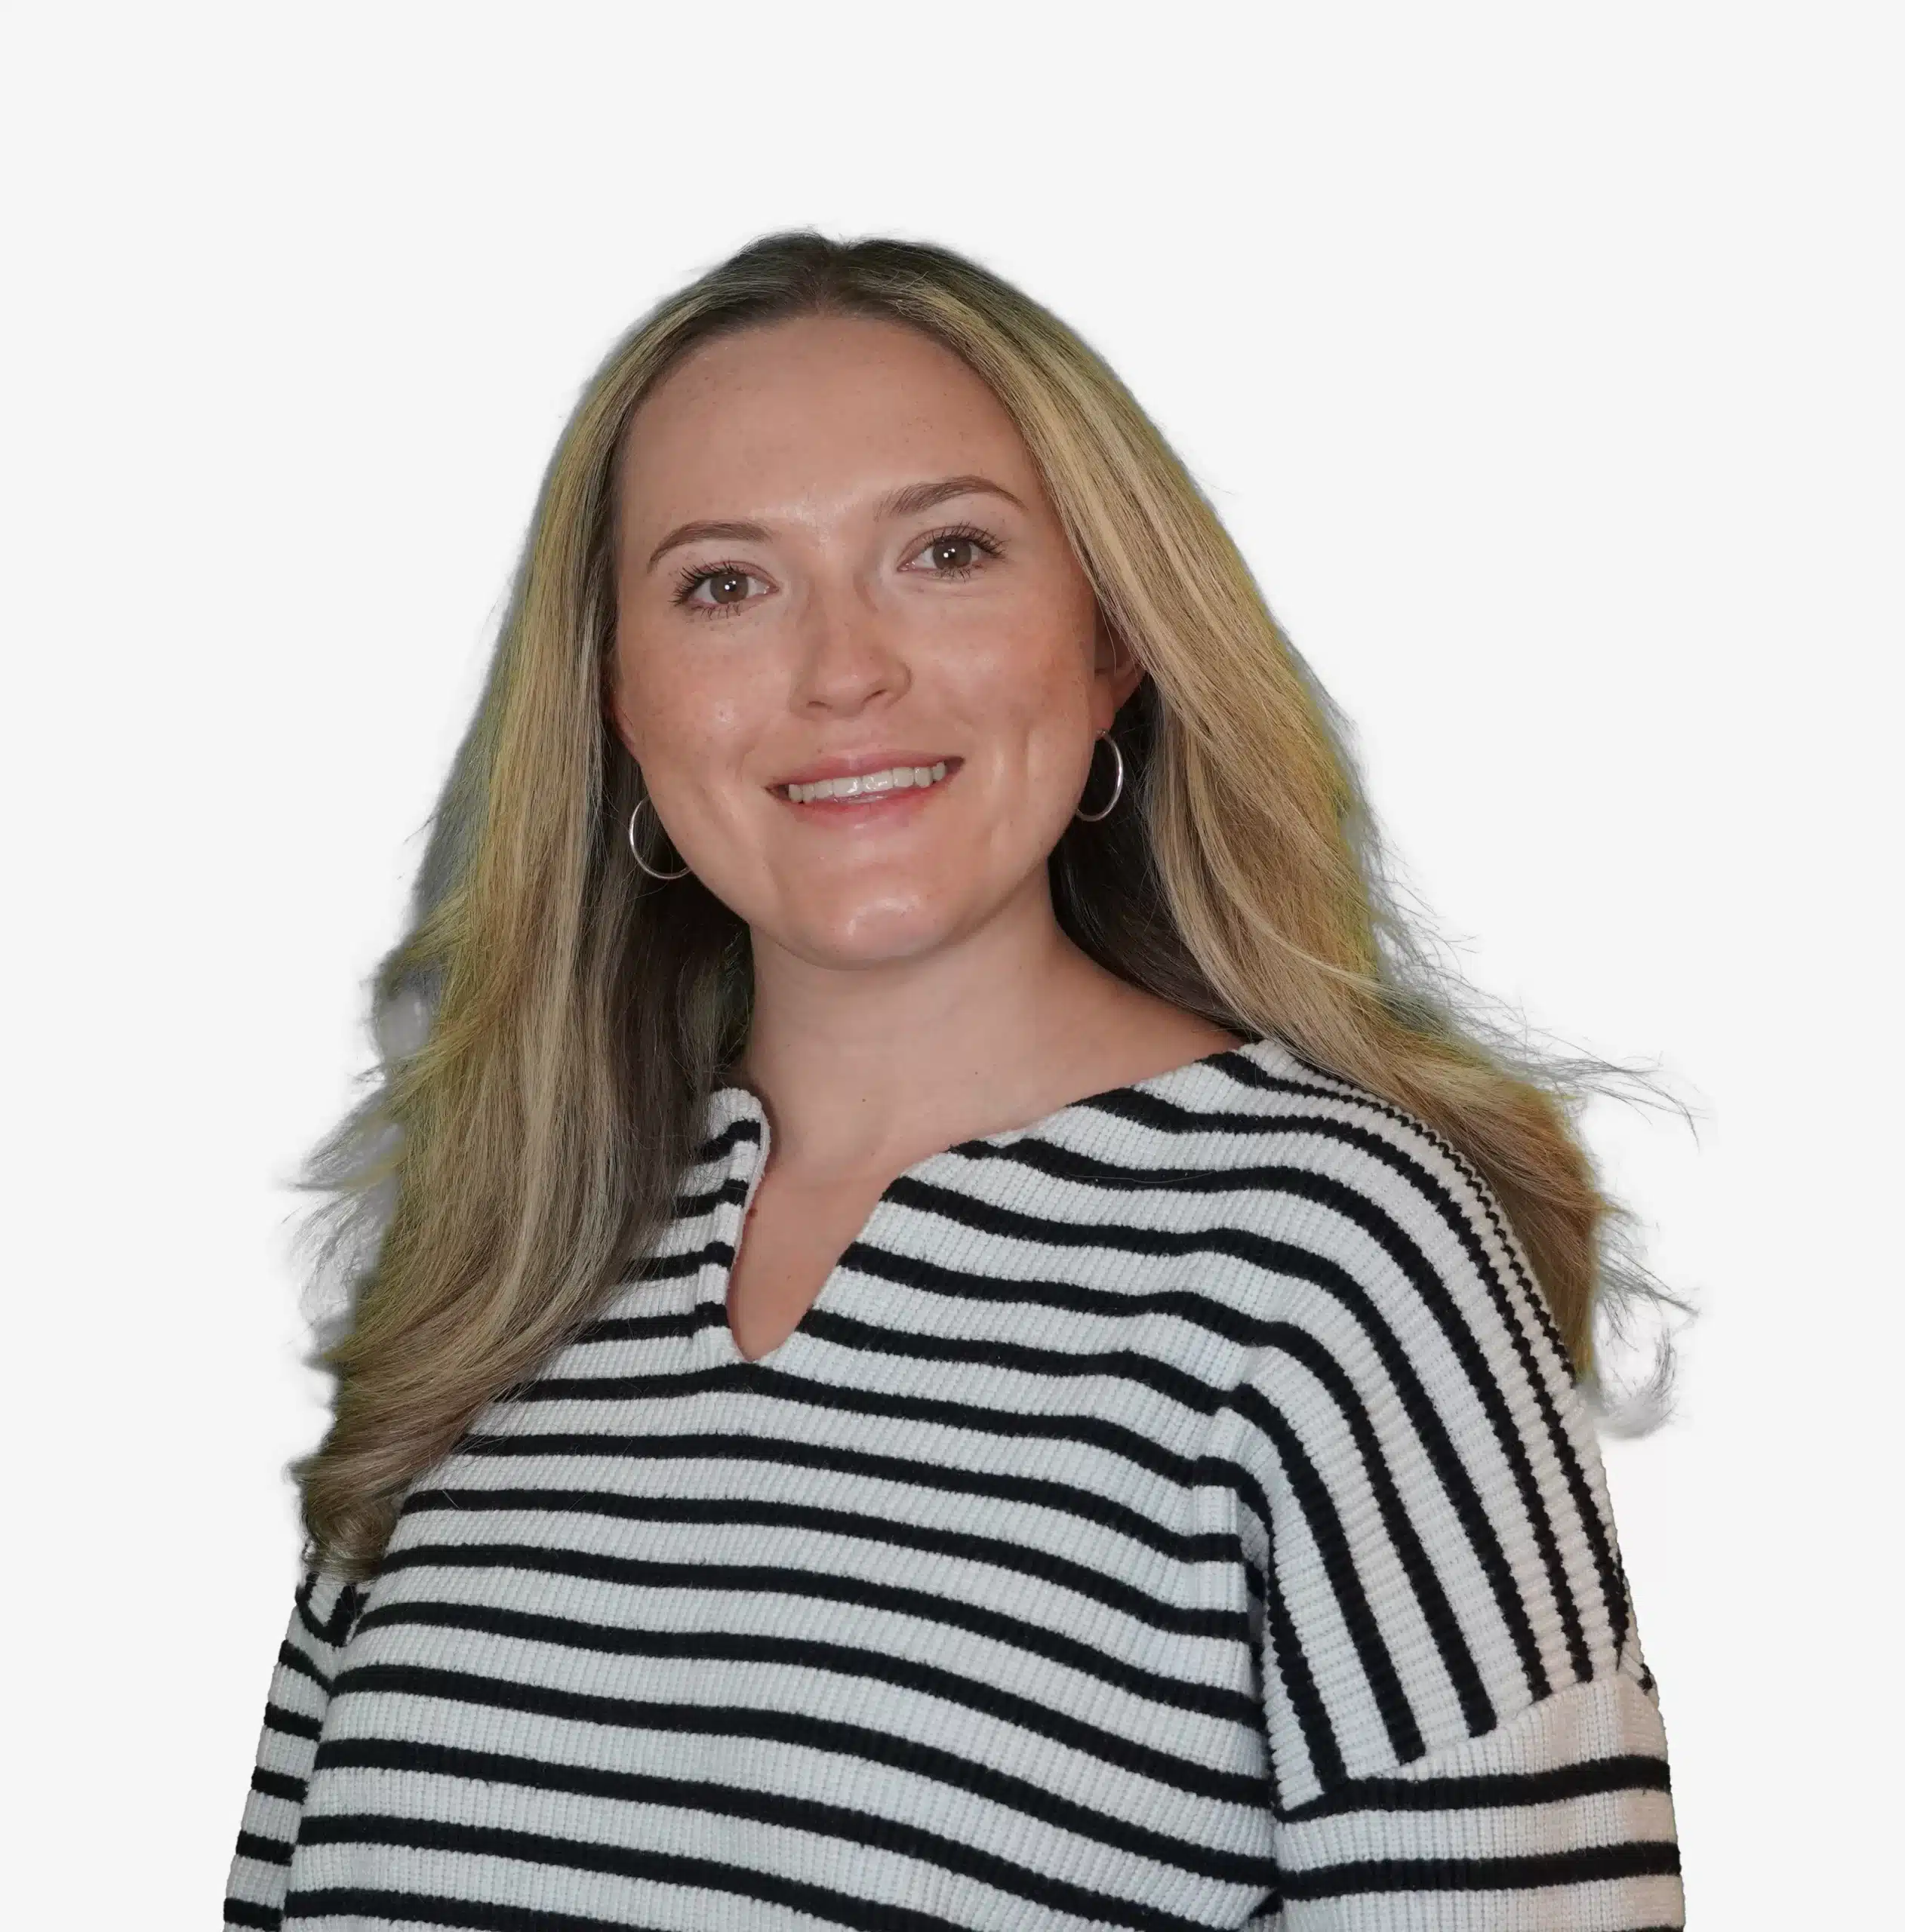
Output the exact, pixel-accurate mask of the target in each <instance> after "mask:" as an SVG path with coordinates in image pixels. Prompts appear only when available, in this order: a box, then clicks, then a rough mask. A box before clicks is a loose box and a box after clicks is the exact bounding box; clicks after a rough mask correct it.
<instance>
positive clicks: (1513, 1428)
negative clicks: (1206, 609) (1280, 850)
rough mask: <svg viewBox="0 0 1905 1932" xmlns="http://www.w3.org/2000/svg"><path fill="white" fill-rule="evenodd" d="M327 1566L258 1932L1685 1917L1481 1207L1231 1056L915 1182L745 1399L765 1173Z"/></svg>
mask: <svg viewBox="0 0 1905 1932" xmlns="http://www.w3.org/2000/svg"><path fill="white" fill-rule="evenodd" d="M705 1127H706V1138H705V1140H704V1141H703V1143H702V1145H701V1146H700V1147H699V1148H698V1149H697V1159H696V1163H695V1164H694V1166H693V1167H692V1168H691V1170H690V1171H688V1173H687V1174H685V1176H684V1177H683V1185H682V1189H681V1192H680V1193H679V1198H678V1199H677V1201H676V1213H675V1218H674V1220H673V1221H672V1226H671V1228H670V1230H669V1232H668V1233H667V1234H666V1235H665V1236H664V1237H663V1238H662V1239H661V1240H660V1241H657V1243H656V1244H655V1245H654V1251H653V1252H652V1254H651V1255H649V1256H648V1257H645V1260H643V1262H642V1264H641V1266H639V1268H637V1269H636V1270H635V1271H633V1272H632V1273H631V1275H629V1278H627V1279H626V1280H625V1281H623V1282H622V1283H621V1284H620V1285H619V1286H618V1287H617V1288H616V1289H615V1290H614V1291H613V1292H612V1294H611V1296H610V1297H609V1298H608V1301H607V1302H606V1303H605V1306H604V1307H603V1309H602V1312H601V1313H600V1315H599V1318H598V1319H596V1321H594V1322H593V1323H592V1324H591V1325H590V1326H589V1327H588V1328H587V1329H586V1330H585V1331H583V1333H582V1334H580V1336H579V1337H577V1340H574V1342H573V1343H571V1344H569V1345H568V1346H566V1347H565V1348H563V1349H561V1350H560V1351H559V1352H557V1353H556V1354H555V1355H553V1356H552V1358H551V1359H550V1360H549V1361H548V1362H547V1363H546V1365H545V1367H544V1368H543V1371H542V1372H541V1373H540V1375H539V1376H538V1377H537V1378H536V1379H534V1380H532V1381H531V1382H529V1383H527V1384H525V1385H524V1386H521V1387H519V1388H518V1389H515V1390H514V1391H512V1392H511V1393H510V1394H509V1395H508V1396H506V1397H505V1398H502V1399H499V1400H498V1401H496V1402H494V1404H491V1406H490V1407H489V1408H488V1410H487V1411H485V1412H484V1413H483V1414H482V1415H481V1416H480V1417H479V1418H478V1420H477V1421H476V1422H475V1424H474V1425H473V1426H472V1428H471V1429H470V1430H469V1432H468V1433H467V1434H466V1436H465V1437H464V1438H463V1440H462V1441H460V1444H458V1445H457V1447H456V1449H455V1450H454V1452H453V1453H452V1454H451V1455H449V1456H448V1457H447V1458H446V1459H445V1460H444V1461H443V1462H442V1463H440V1464H439V1466H437V1467H436V1468H435V1469H432V1470H431V1471H430V1472H428V1473H427V1475H425V1476H424V1477H423V1478H420V1479H419V1480H418V1481H417V1482H416V1483H415V1484H414V1485H413V1486H412V1487H411V1490H410V1491H409V1492H408V1495H407V1497H406V1499H405V1503H404V1506H403V1509H402V1514H401V1515H400V1517H399V1521H398V1524H397V1527H396V1529H395V1534H394V1535H393V1537H392V1540H391V1543H390V1545H389V1549H388V1552H387V1554H386V1556H385V1557H384V1558H383V1562H382V1564H381V1566H380V1568H379V1570H378V1572H377V1574H376V1576H375V1577H374V1578H373V1579H372V1580H371V1581H370V1582H369V1583H367V1584H362V1585H352V1584H349V1583H345V1582H343V1580H340V1579H338V1578H337V1577H333V1576H331V1575H329V1574H326V1573H324V1572H322V1571H312V1572H310V1573H308V1574H306V1576H305V1577H304V1578H303V1582H302V1583H301V1584H300V1586H299V1587H298V1588H297V1590H296V1592H295V1602H294V1606H293V1608H292V1611H291V1617H290V1623H289V1629H288V1632H287V1634H286V1636H285V1641H284V1644H283V1647H282V1649H281V1650H280V1651H279V1656H278V1661H277V1665H276V1670H275V1677H274V1678H273V1681H272V1687H271V1690H270V1694H269V1703H268V1704H267V1706H266V1712H265V1718H264V1725H263V1734H262V1737H261V1739H260V1744H259V1748H258V1752H257V1767H256V1770H255V1771H254V1774H253V1778H252V1783H251V1793H250V1796H249V1798H248V1801H247V1804H246V1808H245V1816H244V1820H243V1826H242V1832H241V1833H240V1836H239V1844H238V1849H237V1854H236V1857H235V1860H234V1862H233V1863H232V1870H231V1875H230V1879H229V1888H228V1889H229V1897H228V1898H227V1899H226V1902H225V1923H226V1927H275V1926H277V1925H279V1924H281V1923H282V1924H314V1925H315V1924H322V1925H324V1926H325V1927H365V1928H368V1927H378V1928H390V1927H406V1928H409V1927H445V1926H449V1927H472V1928H482V1932H532V1928H533V1932H581V1929H582V1928H584V1927H589V1928H596V1927H642V1928H649V1927H657V1928H659V1927H667V1928H673V1929H674V1932H700V1928H709V1932H712V1929H713V1928H744V1929H745V1932H756V1928H758V1932H796V1928H802V1932H805V1929H806V1928H811V1927H815V1926H844V1927H857V1928H862V1932H889V1928H891V1929H893V1932H926V1928H929V1927H931V1928H940V1927H952V1928H960V1932H970V1929H971V1928H982V1927H983V1928H989V1932H1034V1928H1039V1932H1045V1928H1050V1929H1051V1932H1060V1928H1064V1932H1082V1928H1085V1927H1107V1926H1111V1927H1134V1928H1142V1932H1189V1928H1192V1927H1220V1926H1229V1927H1253V1928H1258V1932H1263V1928H1271V1927H1275V1928H1279V1932H1319V1928H1330V1929H1331V1932H1347V1928H1352V1927H1353V1928H1359V1932H1373V1928H1377V1927H1381V1928H1385V1932H1386V1929H1387V1928H1399V1927H1408V1928H1421V1932H1429V1929H1430V1928H1433V1932H1482V1928H1486V1929H1487V1932H1534V1928H1540V1929H1541V1932H1575V1928H1580V1932H1587V1928H1596V1932H1599V1929H1601V1928H1605V1932H1641V1929H1642V1928H1656V1927H1678V1926H1679V1925H1681V1924H1682V1923H1683V1918H1682V1896H1681V1884H1680V1878H1679V1857H1678V1852H1677V1849H1676V1835H1675V1828H1674V1819H1673V1807H1672V1801H1671V1799H1670V1795H1669V1789H1668V1777H1667V1763H1666V1740H1665V1737H1664V1734H1663V1730H1662V1727H1661V1721H1660V1712H1659V1705H1658V1699H1657V1692H1656V1690H1655V1687H1654V1679H1653V1678H1652V1676H1651V1674H1650V1673H1649V1672H1648V1669H1647V1666H1646V1664H1645V1662H1644V1660H1643V1659H1642V1653H1641V1645H1640V1639H1639V1633H1638V1632H1637V1629H1636V1625H1635V1621H1634V1615H1633V1609H1632V1607H1631V1605H1630V1601H1629V1595H1628V1591H1627V1586H1626V1579H1625V1577H1624V1575H1623V1571H1622V1567H1621V1562H1620V1554H1619V1550H1618V1546H1617V1542H1616V1538H1615V1534H1614V1525H1613V1523H1612V1521H1611V1518H1610V1515H1609V1512H1608V1495H1607V1490H1606V1487H1605V1479H1604V1476H1603V1473H1602V1466H1601V1461H1600V1457H1599V1450H1598V1447H1597V1444H1596V1438H1595V1435H1594V1432H1593V1426H1592V1423H1591V1420H1590V1417H1589V1415H1588V1414H1587V1412H1586V1409H1585V1407H1583V1403H1582V1401H1581V1400H1580V1396H1579V1395H1578V1392H1577V1390H1576V1389H1575V1387H1574V1383H1573V1381H1572V1380H1571V1376H1570V1374H1569V1371H1568V1367H1567V1365H1566V1361H1565V1355H1564V1353H1563V1350H1562V1346H1561V1343H1560V1340H1559V1336H1558V1335H1557V1334H1556V1331H1555V1329H1554V1327H1553V1324H1552V1322H1551V1321H1550V1318H1549V1317H1548V1315H1547V1312H1546V1309H1545V1307H1544V1306H1543V1303H1542V1300H1541V1299H1540V1294H1539V1293H1538V1291H1537V1288H1536V1287H1535V1285H1534V1281H1533V1279H1532V1277H1531V1273H1530V1272H1529V1269H1528V1265H1527V1262H1526V1260H1525V1256H1524V1254H1523V1253H1522V1250H1521V1249H1520V1247H1519V1245H1518V1244H1517V1242H1516V1239H1515V1238H1514V1236H1513V1233H1512V1232H1511V1230H1510V1229H1509V1227H1508V1226H1507V1224H1506V1221H1505V1220H1504V1218H1503V1214H1502V1211H1501V1209H1500V1205H1499V1204H1498V1203H1497V1201H1496V1200H1495V1198H1494V1196H1493V1195H1492V1194H1491V1192H1490V1191H1489V1190H1488V1188H1487V1187H1486V1186H1485V1184H1484V1183H1482V1180H1480V1178H1479V1176H1478V1175H1477V1174H1476V1171H1474V1169H1473V1168H1472V1167H1471V1166H1470V1164H1468V1162H1467V1161H1465V1160H1464V1159H1463V1157H1462V1156H1461V1155H1460V1153H1459V1152H1457V1150H1456V1149H1454V1148H1453V1147H1452V1146H1451V1145H1450V1144H1449V1143H1448V1141H1447V1140H1445V1139H1443V1138H1442V1137H1441V1136H1440V1135H1439V1134H1436V1132H1434V1131H1433V1130H1431V1129H1430V1128H1428V1127H1427V1126H1426V1124H1423V1122H1421V1121H1419V1120H1418V1119H1417V1118H1414V1116H1413V1115H1410V1114H1408V1113H1406V1112H1402V1111H1400V1110H1399V1109H1397V1108H1396V1107H1395V1106H1392V1105H1390V1104H1389V1103H1386V1102H1385V1101H1383V1100H1379V1099H1377V1098H1376V1097H1374V1096H1372V1095H1371V1094H1368V1093H1367V1092H1366V1091H1364V1090H1362V1088H1359V1087H1357V1086H1355V1085H1353V1084H1350V1083H1348V1082H1346V1081H1343V1080H1341V1079H1339V1078H1335V1077H1334V1076H1333V1075H1328V1074H1327V1073H1325V1072H1322V1071H1321V1070H1319V1069H1317V1068H1316V1067H1314V1066H1311V1065H1309V1063H1307V1062H1306V1061H1305V1060H1302V1059H1300V1058H1299V1057H1297V1056H1296V1055H1294V1054H1292V1053H1291V1051H1290V1050H1289V1049H1288V1048H1287V1047H1285V1045H1283V1044H1282V1043H1280V1042H1279V1041H1276V1040H1275V1039H1273V1038H1262V1039H1252V1040H1250V1041H1248V1042H1247V1043H1246V1044H1243V1045H1242V1046H1241V1047H1238V1048H1229V1049H1226V1050H1224V1051H1220V1052H1218V1053H1216V1054H1210V1055H1208V1056H1206V1057H1204V1058H1202V1059H1201V1060H1193V1061H1191V1062H1189V1063H1186V1064H1185V1065H1183V1066H1179V1067H1176V1068H1174V1069H1171V1070H1170V1071H1168V1072H1164V1073H1162V1074H1158V1075H1153V1076H1152V1077H1151V1078H1148V1079H1144V1080H1140V1081H1134V1082H1132V1083H1131V1084H1128V1085H1125V1086H1122V1087H1119V1088H1112V1089H1109V1090H1108V1091H1105V1092H1103V1093H1099V1094H1092V1095H1091V1096H1089V1097H1086V1098H1084V1099H1082V1100H1076V1101H1074V1102H1073V1103H1069V1105H1067V1106H1063V1107H1060V1109H1057V1111H1056V1112H1053V1113H1051V1114H1050V1115H1047V1116H1046V1117H1045V1118H1043V1119H1042V1120H1039V1121H1035V1122H1033V1124H1030V1125H1029V1126H1027V1127H1023V1128H1017V1129H1014V1130H1011V1131H1007V1132H1004V1133H999V1134H987V1135H983V1136H981V1137H978V1138H977V1139H974V1140H968V1141H965V1142H962V1143H960V1144H959V1145H958V1146H954V1147H950V1148H948V1149H945V1150H943V1152H939V1153H936V1154H934V1155H930V1156H929V1157H928V1158H926V1159H925V1160H923V1161H919V1162H918V1163H917V1164H915V1165H914V1166H912V1167H911V1168H908V1169H907V1170H906V1172H905V1173H903V1174H901V1175H900V1176H899V1177H897V1179H896V1180H894V1181H893V1182H892V1183H891V1185H890V1186H888V1187H887V1189H885V1192H883V1193H882V1195H881V1196H880V1198H879V1201H878V1202H877V1204H876V1205H875V1207H874V1208H873V1210H872V1214H871V1215H870V1216H869V1219H868V1220H867V1221H866V1223H865V1224H864V1225H863V1227H862V1228H861V1229H860V1233H859V1235H858V1236H857V1238H856V1239H855V1240H854V1242H853V1243H852V1244H851V1246H850V1247H848V1249H847V1250H846V1251H845V1254H843V1255H842V1257H841V1258H840V1260H839V1263H838V1264H837V1265H836V1266H835V1268H834V1269H833V1270H832V1272H831V1273H830V1274H829V1276H828V1277H827V1278H826V1282H825V1284H824V1285H823V1287H822V1288H821V1290H820V1294H819V1295H818V1297H817V1299H816V1300H815V1301H814V1303H813V1305H812V1306H811V1308H810V1309H809V1310H808V1312H807V1314H806V1315H805V1317H804V1318H803V1319H802V1321H801V1322H800V1323H799V1325H798V1327H796V1328H795V1329H794V1331H792V1334H789V1336H788V1337H786V1340H784V1341H783V1342H782V1343H780V1345H779V1346H777V1347H776V1348H774V1349H772V1350H771V1351H770V1352H768V1353H767V1354H766V1355H764V1356H762V1358H759V1360H757V1361H749V1360H748V1359H747V1358H746V1357H745V1356H743V1355H742V1354H741V1352H740V1350H739V1349H738V1348H737V1346H736V1344H735V1342H734V1337H733V1335H732V1334H731V1331H730V1329H729V1327H728V1321H727V1315H726V1303H725V1297H726V1291H727V1281H728V1271H729V1269H730V1266H731V1263H732V1262H733V1260H734V1253H735V1247H736V1243H737V1240H738V1238H739V1237H740V1230H741V1227H742V1224H743V1218H744V1217H745V1215H746V1211H747V1209H748V1207H749V1204H751V1201H752V1196H753V1192H754V1189H755V1187H756V1184H757V1183H758V1182H759V1179H760V1177H761V1174H762V1171H763V1169H764V1167H765V1162H766V1161H767V1158H768V1122H767V1119H766V1116H765V1112H764V1110H763V1109H762V1105H761V1103H760V1101H759V1099H758V1098H757V1097H756V1096H755V1095H754V1094H752V1093H751V1092H749V1091H747V1090H746V1089H745V1088H740V1087H736V1086H727V1087H722V1088H717V1089H716V1091H714V1093H713V1094H712V1095H711V1097H710V1098H709V1103H708V1111H707V1115H706V1121H705Z"/></svg>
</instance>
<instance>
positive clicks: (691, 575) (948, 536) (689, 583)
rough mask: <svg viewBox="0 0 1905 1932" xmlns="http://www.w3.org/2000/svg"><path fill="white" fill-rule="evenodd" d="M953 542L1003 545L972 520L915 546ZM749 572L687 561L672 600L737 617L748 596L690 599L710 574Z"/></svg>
mask: <svg viewBox="0 0 1905 1932" xmlns="http://www.w3.org/2000/svg"><path fill="white" fill-rule="evenodd" d="M955 542H963V543H970V544H971V545H972V546H973V547H974V549H977V550H979V551H982V552H983V553H984V554H985V555H986V556H988V557H994V558H996V557H997V556H999V555H1001V554H1002V552H1003V551H1004V549H1005V545H1004V544H1003V543H1001V542H1000V541H999V539H998V538H997V537H995V536H993V534H992V533H991V532H990V531H984V530H981V529H980V528H979V527H978V526H977V525H976V524H971V523H956V524H953V525H949V526H948V527H947V528H946V529H944V530H936V531H934V532H933V534H931V536H930V537H922V539H921V540H920V543H919V550H930V549H932V548H933V546H934V545H935V544H936V543H955ZM918 554H919V551H916V552H914V555H918ZM978 568H980V567H979V565H977V564H968V565H966V566H965V568H964V569H963V570H952V571H932V572H931V573H930V574H931V575H932V576H934V577H950V578H952V579H953V580H954V581H955V582H956V581H958V580H959V579H960V578H962V577H970V576H971V574H973V572H974V571H975V570H977V569H978ZM751 575H752V572H751V571H749V570H748V568H746V565H743V564H737V563H732V562H722V563H719V564H690V565H688V567H687V568H685V569H684V570H683V571H681V572H679V574H678V575H677V576H676V579H675V601H676V603H677V604H679V605H683V606H685V608H688V609H689V610H691V611H693V612H694V614H695V616H697V617H739V616H740V614H741V613H742V611H744V610H746V608H747V602H748V601H751V600H743V601H742V602H741V603H739V604H695V603H693V602H691V601H690V600H691V598H693V597H694V593H695V592H696V591H697V590H698V589H700V587H701V586H702V585H703V584H704V583H706V582H707V580H709V578H710V577H728V576H734V577H749V576H751Z"/></svg>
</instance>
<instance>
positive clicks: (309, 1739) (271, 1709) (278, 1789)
mask: <svg viewBox="0 0 1905 1932" xmlns="http://www.w3.org/2000/svg"><path fill="white" fill-rule="evenodd" d="M361 1603H362V1592H360V1591H359V1589H358V1588H357V1586H355V1584H352V1583H348V1582H346V1581H345V1580H343V1579H342V1578H340V1577H334V1576H332V1575H330V1574H326V1573H325V1572H323V1571H318V1570H315V1569H307V1570H306V1571H305V1573H304V1575H303V1579H302V1580H301V1581H300V1583H299V1584H298V1586H297V1589H296V1591H295V1592H294V1595H293V1598H292V1603H291V1621H290V1623H289V1625H288V1626H287V1628H286V1629H285V1640H284V1641H283V1642H282V1644H279V1647H278V1660H277V1663H276V1666H275V1669H273V1671H272V1679H271V1690H270V1693H269V1697H267V1699H266V1703H265V1714H264V1723H263V1727H262V1729H261V1730H260V1733H259V1737H258V1749H257V1759H256V1761H255V1763H254V1767H253V1769H252V1772H251V1791H250V1793H249V1794H248V1796H247V1798H246V1800H245V1814H244V1817H243V1820H242V1823H241V1824H240V1826H239V1835H238V1848H237V1850H236V1852H235V1855H234V1856H233V1857H232V1869H231V1875H230V1877H229V1878H228V1879H227V1880H226V1887H225V1891H226V1897H225V1926H226V1932H232V1928H233V1927H264V1928H266V1932H276V1928H277V1926H278V1923H279V1919H280V1918H281V1917H282V1915H283V1912H284V1909H285V1887H286V1884H287V1881H288V1879H289V1878H290V1876H291V1852H292V1849H293V1847H294V1846H295V1845H296V1844H297V1829H298V1821H299V1820H300V1817H302V1815H303V1809H304V1789H305V1786H306V1783H307V1782H308V1780H309V1777H310V1775H311V1767H312V1761H313V1760H314V1759H315V1757H316V1755H317V1749H318V1736H319V1731H320V1730H322V1727H323V1724H324V1717H325V1711H326V1709H328V1706H329V1705H330V1702H331V1679H332V1678H333V1676H334V1675H335V1673H336V1670H337V1658H338V1655H339V1654H340V1651H342V1650H343V1644H344V1639H345V1638H346V1635H348V1634H349V1630H350V1627H351V1625H352V1622H353V1621H354V1620H355V1617H356V1614H357V1611H358V1609H359V1605H360V1604H361Z"/></svg>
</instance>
